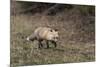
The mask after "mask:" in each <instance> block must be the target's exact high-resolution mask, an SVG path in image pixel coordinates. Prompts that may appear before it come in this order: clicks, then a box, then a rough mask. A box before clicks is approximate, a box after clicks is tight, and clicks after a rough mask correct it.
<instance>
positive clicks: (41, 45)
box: [39, 40, 43, 48]
mask: <svg viewBox="0 0 100 67" xmlns="http://www.w3.org/2000/svg"><path fill="white" fill-rule="evenodd" d="M42 41H43V40H39V48H42V47H43V44H42Z"/></svg>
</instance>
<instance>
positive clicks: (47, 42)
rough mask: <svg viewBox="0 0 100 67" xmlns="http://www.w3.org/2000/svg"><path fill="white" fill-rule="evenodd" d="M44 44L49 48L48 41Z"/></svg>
mask: <svg viewBox="0 0 100 67" xmlns="http://www.w3.org/2000/svg"><path fill="white" fill-rule="evenodd" d="M46 44H47V48H49V41H48V40H47V41H46Z"/></svg>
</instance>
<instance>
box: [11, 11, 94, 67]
mask: <svg viewBox="0 0 100 67" xmlns="http://www.w3.org/2000/svg"><path fill="white" fill-rule="evenodd" d="M62 14H63V13H62ZM68 14H70V13H68ZM71 14H72V13H71ZM74 14H75V15H74ZM74 14H73V15H72V16H71V15H67V14H66V15H63V16H62V15H56V16H45V15H42V16H41V15H38V14H37V15H33V16H31V15H23V14H22V15H16V16H11V48H10V49H11V66H12V67H14V66H19V65H39V64H58V63H74V62H90V61H94V60H95V44H94V37H95V36H94V31H92V32H93V33H92V32H91V31H89V30H92V29H93V30H94V29H95V28H94V24H92V26H90V24H88V25H87V26H86V27H83V28H84V29H86V30H88V29H89V30H88V31H89V32H88V31H86V30H82V29H81V28H82V27H80V28H77V27H78V26H79V25H80V22H82V20H81V19H82V18H81V17H80V15H79V16H78V15H76V14H77V13H74ZM68 16H69V17H68ZM86 22H88V21H87V20H86ZM39 26H48V27H52V28H57V29H59V35H60V39H59V42H58V46H57V48H53V46H52V44H51V45H50V46H51V48H49V49H45V48H42V49H38V48H37V42H36V41H35V42H27V41H26V37H27V36H29V35H30V34H31V33H32V32H33V31H34V29H35V28H36V27H39ZM80 26H81V25H80ZM44 46H45V45H44Z"/></svg>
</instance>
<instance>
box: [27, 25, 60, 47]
mask: <svg viewBox="0 0 100 67" xmlns="http://www.w3.org/2000/svg"><path fill="white" fill-rule="evenodd" d="M58 38H59V35H58V30H57V29H52V28H49V27H38V28H37V29H35V30H34V32H33V33H32V34H31V35H30V36H29V37H27V40H28V41H34V40H38V42H39V48H41V47H43V44H42V41H43V40H45V42H46V44H47V48H49V42H51V43H53V44H54V46H55V47H56V46H57V44H56V42H57V41H58Z"/></svg>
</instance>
